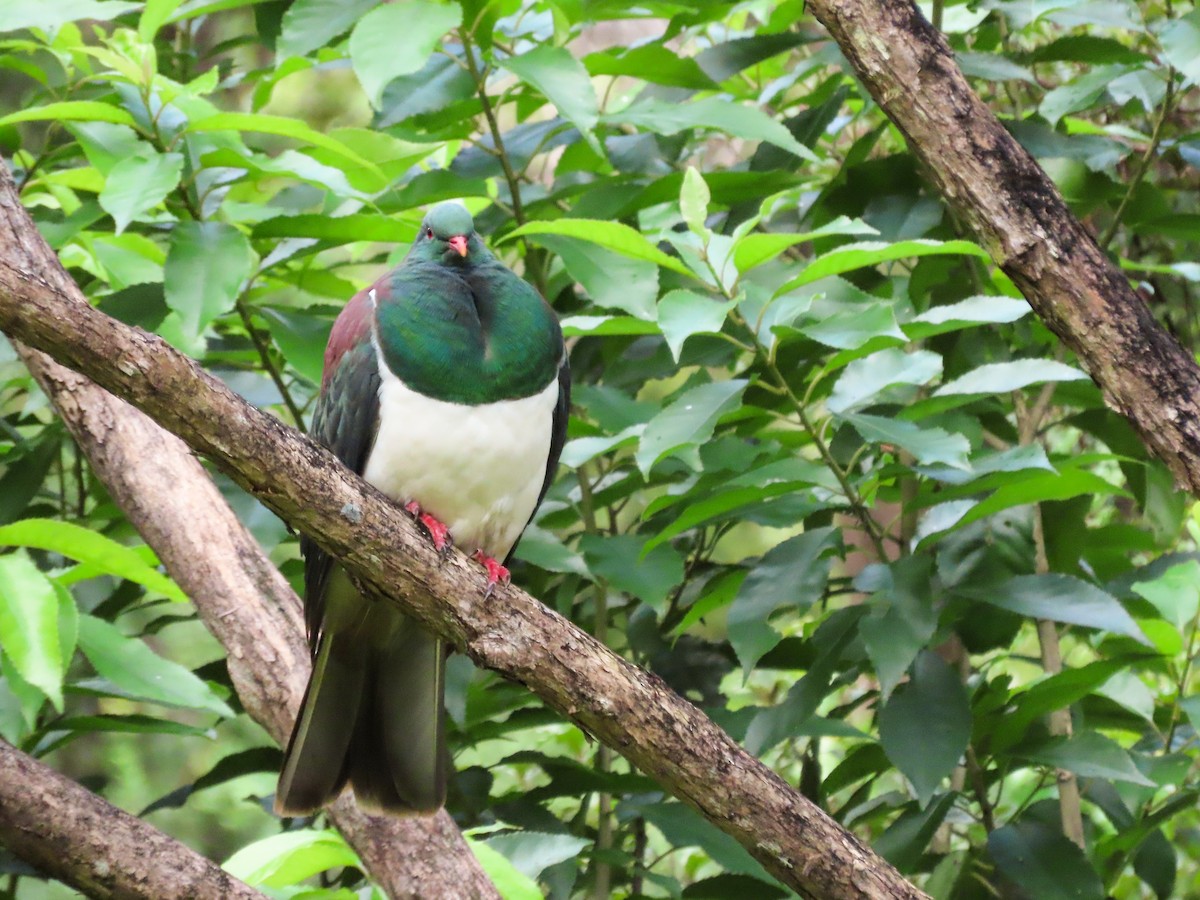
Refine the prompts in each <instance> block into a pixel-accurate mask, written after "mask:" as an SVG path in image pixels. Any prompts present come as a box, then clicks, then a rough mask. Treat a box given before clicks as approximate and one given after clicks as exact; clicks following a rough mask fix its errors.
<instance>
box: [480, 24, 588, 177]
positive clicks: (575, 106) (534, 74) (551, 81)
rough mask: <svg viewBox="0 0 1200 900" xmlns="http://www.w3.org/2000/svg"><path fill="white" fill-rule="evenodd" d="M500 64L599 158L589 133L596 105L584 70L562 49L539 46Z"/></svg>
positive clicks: (569, 53)
mask: <svg viewBox="0 0 1200 900" xmlns="http://www.w3.org/2000/svg"><path fill="white" fill-rule="evenodd" d="M501 65H503V66H504V68H506V69H508V70H509V71H510V72H512V73H513V74H514V75H516V76H517V77H518V78H519V79H521V80H522V81H523V82H525V83H526V84H528V85H530V86H531V87H533V88H534V89H535V90H537V91H538V92H539V93H540V94H541V95H542V96H543V97H545V98H546V99H547V100H549V101H550V102H551V103H552V104H554V106H555V108H556V109H558V111H559V112H560V113H562V116H563V118H564V119H566V120H567V121H568V122H570V123H571V124H572V125H574V126H575V127H576V128H578V129H579V133H580V134H582V135H583V137H584V139H585V140H587V141H588V143H590V144H591V145H592V147H593V149H594V150H595V151H596V152H597V153H600V154H601V155H603V151H602V150H601V149H600V145H599V143H598V142H597V141H596V138H595V136H594V135H593V131H594V129H595V128H596V122H597V121H598V120H599V105H598V104H597V101H596V91H595V89H594V88H593V87H592V79H591V77H590V76H589V75H588V73H587V69H585V68H584V67H583V64H582V63H581V62H580V61H579V60H577V59H576V58H575V57H574V56H573V55H572V54H571V52H570V51H569V50H567V49H566V48H564V47H552V46H550V45H549V44H542V45H540V46H538V47H535V48H534V49H533V50H530V51H529V52H528V53H523V54H521V55H520V56H510V57H509V58H508V59H506V60H504V62H503V63H501Z"/></svg>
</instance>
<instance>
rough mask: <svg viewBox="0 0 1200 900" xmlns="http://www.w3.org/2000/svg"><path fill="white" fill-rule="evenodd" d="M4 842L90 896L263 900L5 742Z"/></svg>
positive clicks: (0, 762) (0, 760) (0, 765)
mask: <svg viewBox="0 0 1200 900" xmlns="http://www.w3.org/2000/svg"><path fill="white" fill-rule="evenodd" d="M0 773H3V777H0V842H3V844H4V846H6V847H8V848H9V849H10V850H11V851H12V852H13V853H15V854H17V855H18V856H20V857H21V858H22V859H24V860H26V861H27V862H29V863H31V864H32V865H34V866H36V867H37V868H38V869H39V870H40V871H42V872H45V873H46V874H48V875H52V876H53V877H55V878H57V879H59V880H60V881H63V882H65V883H66V884H69V885H71V886H72V887H74V888H76V889H77V890H79V891H81V892H82V893H84V894H86V895H87V896H88V897H96V898H101V900H105V898H109V897H113V898H122V900H125V898H128V900H264V897H265V895H263V894H260V893H259V892H258V891H256V890H254V889H253V888H251V887H249V886H247V885H245V884H243V883H242V882H240V881H238V880H237V879H236V878H234V877H233V876H232V875H230V874H229V873H228V872H225V871H223V870H222V869H221V867H220V866H218V865H217V864H216V863H214V862H212V861H210V860H208V859H205V858H204V857H203V856H201V855H200V854H199V853H197V852H196V851H194V850H191V849H189V848H188V847H185V846H184V845H183V844H181V843H179V842H178V841H176V840H174V839H173V838H170V837H168V836H167V835H165V834H163V833H162V832H161V831H159V830H158V829H157V828H155V827H153V826H152V825H147V824H146V823H145V822H143V821H142V820H141V819H139V818H137V817H136V816H131V815H129V813H126V812H123V811H122V810H119V809H117V808H116V807H115V806H113V805H112V804H111V803H109V802H108V801H106V800H104V799H103V798H101V797H97V796H96V795H95V794H93V793H92V792H91V791H89V790H87V789H86V788H83V787H81V786H79V785H78V784H76V783H75V782H74V781H71V779H69V778H65V777H63V776H62V775H59V774H58V773H57V772H55V771H54V770H53V769H51V768H49V767H48V766H46V765H44V764H42V763H40V762H38V761H37V760H35V759H33V758H32V757H29V756H26V755H25V754H24V753H22V752H21V751H19V750H17V749H16V748H15V747H13V746H12V745H11V744H9V743H7V742H6V741H4V740H0Z"/></svg>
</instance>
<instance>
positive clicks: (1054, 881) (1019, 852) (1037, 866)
mask: <svg viewBox="0 0 1200 900" xmlns="http://www.w3.org/2000/svg"><path fill="white" fill-rule="evenodd" d="M987 848H988V854H989V855H990V856H991V857H992V859H993V860H994V861H995V863H996V866H997V867H998V868H999V869H1000V871H1001V872H1003V873H1004V874H1005V876H1007V877H1008V878H1009V879H1011V880H1012V881H1013V883H1014V884H1017V885H1020V887H1021V889H1022V890H1023V891H1025V892H1027V893H1028V895H1029V896H1030V897H1037V898H1038V900H1104V897H1105V895H1106V891H1105V890H1104V885H1103V883H1102V882H1101V881H1100V876H1099V875H1097V874H1096V870H1095V869H1093V868H1092V865H1091V863H1089V862H1088V860H1087V857H1085V856H1084V855H1083V851H1082V850H1081V849H1079V847H1078V846H1076V845H1075V844H1073V843H1072V842H1071V841H1069V840H1068V839H1067V838H1066V837H1065V836H1064V835H1063V834H1062V832H1061V831H1058V830H1056V829H1054V828H1051V827H1049V826H1047V825H1043V824H1042V823H1041V822H1037V821H1034V820H1032V819H1030V820H1025V821H1022V822H1018V823H1016V824H1015V825H1005V826H1004V827H1002V828H997V829H996V830H995V831H993V832H992V833H991V834H990V835H988V842H987Z"/></svg>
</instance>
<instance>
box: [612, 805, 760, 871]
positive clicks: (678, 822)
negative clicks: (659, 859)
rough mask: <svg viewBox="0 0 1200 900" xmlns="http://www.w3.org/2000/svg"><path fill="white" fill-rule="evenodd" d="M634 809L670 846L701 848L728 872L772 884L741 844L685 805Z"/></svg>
mask: <svg viewBox="0 0 1200 900" xmlns="http://www.w3.org/2000/svg"><path fill="white" fill-rule="evenodd" d="M630 805H631V806H632V805H633V804H630ZM635 810H636V813H637V814H639V815H641V816H642V818H644V819H645V820H646V821H647V822H649V823H650V824H651V825H653V826H654V827H655V828H657V829H658V830H659V831H661V832H662V834H663V837H665V838H666V839H667V841H668V843H669V844H670V845H671V846H673V847H700V848H701V849H702V850H704V852H705V853H707V854H708V856H709V858H711V859H712V860H713V862H715V863H717V865H719V866H721V867H722V868H724V869H725V870H726V871H729V872H736V873H738V874H741V875H753V876H754V877H756V878H760V879H762V880H764V881H767V882H768V883H770V882H771V879H770V876H769V875H767V873H766V872H765V871H764V870H763V868H762V866H761V865H760V864H759V863H758V862H757V861H756V860H755V859H754V858H753V857H752V856H751V855H750V854H749V853H748V852H747V851H746V849H745V848H744V847H742V845H741V844H739V843H738V842H737V841H735V840H734V839H733V838H732V837H730V836H729V835H727V834H726V833H725V832H723V831H721V830H720V829H719V828H717V826H716V825H714V824H712V822H709V821H708V820H707V819H705V818H703V817H702V816H701V815H700V814H699V813H698V812H695V811H694V810H692V809H690V808H689V807H687V806H684V805H683V804H682V803H675V802H672V801H664V802H661V803H648V804H645V805H638V806H636V808H635ZM635 810H631V812H633V811H635Z"/></svg>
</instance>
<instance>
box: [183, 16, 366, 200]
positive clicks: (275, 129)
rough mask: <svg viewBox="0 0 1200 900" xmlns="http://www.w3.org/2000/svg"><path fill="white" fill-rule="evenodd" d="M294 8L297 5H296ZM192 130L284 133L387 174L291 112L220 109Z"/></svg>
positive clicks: (192, 125)
mask: <svg viewBox="0 0 1200 900" xmlns="http://www.w3.org/2000/svg"><path fill="white" fill-rule="evenodd" d="M339 2H340V0H339ZM372 2H374V0H372ZM292 8H293V9H295V7H292ZM188 131H193V132H208V131H256V132H261V133H262V134H277V135H279V136H280V137H289V138H293V139H295V140H297V141H303V142H304V143H306V144H312V145H313V146H314V147H320V148H321V149H322V150H327V151H329V152H330V153H332V154H334V155H335V156H339V157H341V158H342V159H345V160H349V161H350V162H352V163H355V164H356V165H360V166H363V167H365V168H367V169H370V170H371V172H372V173H373V174H374V175H376V176H377V177H379V178H383V177H384V176H383V173H382V172H380V171H379V167H378V166H376V165H375V163H373V162H371V161H370V160H367V159H363V158H362V157H361V156H359V155H358V154H357V153H355V152H354V151H353V150H351V149H350V148H349V147H347V146H346V145H345V144H343V143H342V142H341V141H339V140H338V139H337V138H333V137H330V136H329V135H327V134H322V133H321V132H319V131H317V130H315V129H313V128H310V127H309V126H308V125H306V124H305V123H304V122H303V121H301V120H300V119H289V118H288V117H287V116H270V115H266V114H264V113H240V112H219V113H213V114H212V115H211V116H205V117H204V118H202V119H196V120H194V121H191V122H189V123H188Z"/></svg>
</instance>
